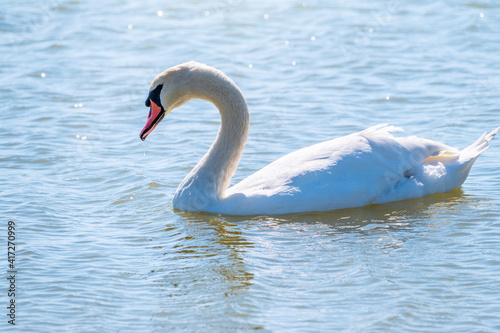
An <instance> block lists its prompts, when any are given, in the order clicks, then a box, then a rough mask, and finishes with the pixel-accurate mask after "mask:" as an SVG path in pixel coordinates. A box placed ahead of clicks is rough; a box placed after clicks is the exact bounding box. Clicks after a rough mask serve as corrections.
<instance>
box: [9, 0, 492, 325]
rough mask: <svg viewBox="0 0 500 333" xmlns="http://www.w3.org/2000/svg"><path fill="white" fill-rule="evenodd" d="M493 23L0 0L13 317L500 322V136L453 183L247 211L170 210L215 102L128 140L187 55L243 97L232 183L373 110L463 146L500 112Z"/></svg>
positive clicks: (362, 124) (357, 5)
mask: <svg viewBox="0 0 500 333" xmlns="http://www.w3.org/2000/svg"><path fill="white" fill-rule="evenodd" d="M499 31H500V4H499V3H498V1H493V0H491V1H487V0H484V1H477V0H471V1H469V0H467V1H462V0H458V1H450V0H448V1H446V0H441V1H419V2H411V1H398V0H395V1H359V0H356V1H349V2H345V1H326V0H317V1H307V2H304V1H285V0H281V1H272V2H271V1H243V0H220V1H214V2H211V3H207V2H204V1H194V0H191V1H182V2H181V1H168V2H167V1H161V2H160V1H152V0H145V1H96V0H89V1H75V0H72V1H62V0H42V1H23V2H19V1H3V2H2V3H1V4H0V36H1V38H0V55H1V56H0V82H1V84H0V101H1V103H0V134H1V135H0V167H1V171H0V193H1V196H0V198H1V200H0V212H1V216H2V220H3V222H2V223H1V225H2V226H3V227H2V228H3V230H2V231H0V238H1V240H2V242H1V244H2V246H5V247H6V246H7V243H6V241H7V221H9V220H12V221H15V223H16V228H17V230H16V244H17V248H16V268H17V269H18V272H17V275H16V278H17V279H16V288H17V293H16V298H15V299H16V304H17V313H16V314H17V316H16V327H15V328H16V329H18V330H19V331H22V332H59V331H63V332H95V331H102V332H138V331H144V332H176V331H178V332H233V331H242V332H244V331H253V330H259V331H263V332H293V331H296V332H306V331H307V332H326V331H352V332H368V331H370V332H372V331H384V332H385V331H393V332H402V331H418V332H425V331H428V332H452V331H453V332H456V331H461V332H472V331H486V332H493V331H499V330H500V315H499V313H500V259H499V258H500V209H499V203H500V190H499V189H500V162H499V161H500V160H499V155H500V140H498V138H497V140H494V141H493V142H492V145H491V147H490V148H489V149H488V150H487V151H486V152H484V153H483V155H482V156H481V157H480V158H479V159H478V160H477V162H476V164H475V166H474V167H473V169H472V171H471V174H470V176H469V178H468V180H467V181H466V183H465V184H464V186H463V187H462V188H461V189H458V190H455V191H453V192H450V193H445V194H439V195H434V196H430V197H426V198H421V199H416V200H410V201H405V202H398V203H390V204H384V205H374V206H369V207H364V208H358V209H347V210H340V211H334V212H325V213H314V214H301V215H287V216H274V217H270V216H255V217H249V218H243V217H241V218H238V217H230V216H222V215H214V214H204V213H183V212H178V211H173V209H172V203H171V199H172V197H173V194H174V192H175V189H176V188H177V186H178V184H179V183H180V182H181V181H182V179H183V178H184V176H185V175H186V174H187V173H188V172H189V170H190V169H191V168H192V167H193V166H194V165H195V164H196V163H197V161H198V160H199V159H200V158H201V157H202V156H203V154H204V153H205V152H206V150H207V149H208V147H209V146H210V144H211V142H212V140H213V139H214V138H215V135H216V133H217V129H218V125H219V118H218V117H219V116H218V113H217V110H216V109H215V107H214V106H212V105H210V104H209V103H207V102H202V101H192V102H190V103H189V104H187V105H185V106H183V107H182V108H180V109H177V110H175V111H174V112H172V113H171V114H169V115H168V117H167V118H166V119H165V120H164V121H163V122H162V124H160V126H159V127H158V128H157V129H156V130H155V132H154V133H153V134H152V135H150V137H148V140H146V141H145V142H142V141H141V140H140V139H139V132H140V130H141V129H142V127H143V125H144V123H145V121H146V116H147V113H148V109H147V108H146V107H145V106H144V100H145V99H146V97H147V93H148V88H149V83H150V82H151V80H152V79H153V78H154V76H156V74H158V73H159V72H160V71H163V70H164V69H166V68H168V67H170V66H173V65H176V64H178V63H182V62H185V61H189V60H196V61H199V62H203V63H207V64H209V65H211V66H214V67H216V68H218V69H220V70H222V71H223V72H225V73H226V74H227V75H228V76H230V77H231V78H232V79H233V80H234V81H235V82H236V84H237V85H238V86H239V87H240V88H241V89H242V91H243V93H244V95H245V96H246V98H247V101H248V105H249V108H250V112H251V116H250V117H251V124H250V136H249V141H248V143H247V146H246V149H245V152H244V154H243V158H242V160H241V163H240V165H239V167H238V170H237V172H236V174H235V176H234V177H233V181H232V182H233V183H236V182H237V181H239V180H241V179H243V178H244V177H246V176H248V175H249V174H251V173H252V172H254V171H256V170H258V169H260V168H262V167H263V166H265V165H266V164H268V163H270V162H272V161H273V160H275V159H276V158H278V157H280V156H282V155H284V154H285V153H287V152H291V151H294V150H296V149H298V148H301V147H304V146H307V145H310V144H313V143H316V142H320V141H323V140H327V139H329V138H333V137H337V136H342V135H346V134H349V133H352V132H355V131H359V130H362V129H364V128H366V127H368V126H371V125H375V124H378V123H384V122H389V123H391V124H393V125H396V126H400V127H403V128H404V129H405V130H406V133H407V134H408V135H419V136H423V137H427V138H432V139H435V140H438V141H441V142H444V143H446V144H449V145H451V146H455V147H458V148H463V147H465V146H467V145H468V144H470V143H472V142H473V141H474V140H476V139H477V138H478V137H479V136H480V135H481V134H482V133H483V132H485V131H491V130H493V129H494V128H495V127H497V126H500V65H499V63H500V62H499V60H500V58H499V52H498V51H499V45H500V35H499ZM4 253H5V251H4ZM4 258H5V259H3V260H4V266H3V267H4V274H5V276H7V269H8V267H7V256H6V254H4ZM3 281H4V282H3V283H2V291H1V298H0V300H1V304H0V307H1V308H2V309H4V310H3V312H2V313H1V316H0V318H3V319H1V323H0V327H1V328H2V329H7V328H9V327H11V325H9V324H8V323H7V319H8V318H7V316H6V315H5V314H6V313H7V309H6V306H7V305H8V302H9V297H8V296H7V288H8V285H7V283H6V281H7V280H6V279H3Z"/></svg>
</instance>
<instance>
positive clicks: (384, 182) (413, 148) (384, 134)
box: [216, 125, 484, 214]
mask: <svg viewBox="0 0 500 333" xmlns="http://www.w3.org/2000/svg"><path fill="white" fill-rule="evenodd" d="M396 130H398V129H397V128H394V127H390V126H385V125H379V126H375V127H372V128H369V129H367V130H365V131H363V132H360V133H355V134H351V135H348V136H345V137H341V138H337V139H333V140H330V141H325V142H322V143H319V144H316V145H313V146H310V147H306V148H303V149H300V150H298V151H295V152H293V153H291V154H288V155H286V156H284V157H282V158H280V159H278V160H276V161H275V162H273V163H271V164H269V165H268V166H266V167H265V168H263V169H261V170H260V171H258V172H256V173H254V174H253V175H251V176H249V177H248V178H246V179H244V180H243V181H241V182H240V183H238V184H236V185H235V186H233V187H231V188H229V189H228V191H227V192H226V195H227V198H226V199H224V200H222V201H221V205H220V206H219V207H216V209H217V211H219V212H223V213H229V214H258V213H264V214H265V213H274V214H279V213H294V212H305V211H324V210H333V209H338V208H348V207H358V206H364V205H368V204H372V203H382V202H388V201H395V200H404V199H411V198H416V197H420V196H423V195H427V194H432V193H436V192H445V191H449V190H452V189H454V188H457V187H459V186H460V185H461V184H462V183H463V181H464V180H465V178H466V177H467V174H468V171H469V169H470V166H471V165H472V163H467V162H469V161H460V162H459V157H460V152H459V151H458V150H456V149H454V148H451V147H449V146H447V145H444V144H441V143H439V142H436V141H432V140H428V139H422V138H418V137H406V138H395V137H393V136H392V134H391V133H390V132H393V131H396ZM483 141H484V140H483ZM479 153H480V152H479ZM479 153H477V154H476V155H475V156H473V155H471V157H470V158H469V160H472V158H473V159H475V158H476V157H477V155H478V154H479ZM440 156H442V158H440ZM429 157H431V158H430V159H429ZM426 159H429V160H427V161H426ZM431 160H432V161H431ZM424 161H426V162H424ZM443 162H445V163H443ZM472 162H473V161H472ZM464 166H465V167H464Z"/></svg>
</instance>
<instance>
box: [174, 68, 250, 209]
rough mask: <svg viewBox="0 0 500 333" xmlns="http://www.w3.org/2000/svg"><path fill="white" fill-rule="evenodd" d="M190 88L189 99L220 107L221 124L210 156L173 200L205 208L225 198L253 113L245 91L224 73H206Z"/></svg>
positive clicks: (182, 205)
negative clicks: (250, 110) (250, 112)
mask: <svg viewBox="0 0 500 333" xmlns="http://www.w3.org/2000/svg"><path fill="white" fill-rule="evenodd" d="M189 90H190V94H191V95H190V96H189V99H193V98H199V99H204V100H207V101H209V102H212V103H213V104H214V105H215V106H216V107H217V108H218V109H219V113H220V117H221V125H220V128H219V132H218V134H217V138H216V139H215V141H214V142H213V144H212V146H211V147H210V149H209V150H208V152H207V153H206V155H205V156H204V157H203V158H202V159H201V160H200V162H198V164H197V165H196V166H195V167H194V168H193V170H191V172H190V173H189V174H188V175H187V176H186V178H185V179H184V180H183V181H182V183H181V184H180V185H179V188H178V189H177V192H176V193H175V196H174V200H173V203H174V208H178V209H181V210H203V209H206V208H207V206H208V205H210V204H213V202H214V201H218V200H220V199H222V198H223V197H224V193H225V191H226V189H227V188H228V187H229V183H230V181H231V177H232V176H233V174H234V172H235V171H236V168H237V166H238V163H239V161H240V157H241V154H242V153H243V148H244V146H245V143H246V140H247V137H248V123H249V114H248V108H247V104H246V101H245V98H244V97H243V94H242V93H241V91H240V90H239V89H238V87H237V86H236V85H235V84H234V82H233V81H231V80H230V79H229V78H228V77H226V76H225V75H224V74H222V73H220V72H218V73H214V72H208V73H203V74H202V75H201V76H200V78H199V80H196V82H194V83H192V85H191V87H190V89H189Z"/></svg>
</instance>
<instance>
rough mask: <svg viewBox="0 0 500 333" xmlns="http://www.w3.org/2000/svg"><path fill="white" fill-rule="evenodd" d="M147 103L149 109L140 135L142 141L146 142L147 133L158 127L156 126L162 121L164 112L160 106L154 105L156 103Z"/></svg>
mask: <svg viewBox="0 0 500 333" xmlns="http://www.w3.org/2000/svg"><path fill="white" fill-rule="evenodd" d="M149 101H150V103H151V106H150V108H149V114H148V119H147V120H146V125H144V128H143V129H142V131H141V135H140V136H141V140H142V141H144V140H146V137H147V136H148V135H149V133H151V132H153V130H154V129H155V127H156V126H158V124H159V123H160V122H161V121H162V120H163V117H165V110H163V108H162V107H161V106H158V105H156V103H155V102H153V101H152V100H149Z"/></svg>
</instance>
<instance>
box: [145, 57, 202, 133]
mask: <svg viewBox="0 0 500 333" xmlns="http://www.w3.org/2000/svg"><path fill="white" fill-rule="evenodd" d="M202 66H204V65H201V64H198V63H196V62H188V63H185V64H182V65H178V66H175V67H172V68H169V69H167V70H166V71H164V72H163V73H161V74H159V75H158V76H156V77H155V78H154V80H153V82H151V86H150V87H149V95H148V98H147V99H146V106H147V107H149V114H148V118H147V120H146V125H144V128H143V129H142V131H141V135H140V137H141V140H143V141H144V140H145V139H146V137H147V136H148V135H149V134H150V133H151V132H153V130H154V129H155V128H156V126H158V124H159V123H160V122H161V121H162V120H163V118H164V117H165V116H166V115H167V114H169V113H170V111H172V110H173V109H175V108H177V107H179V106H181V105H183V104H184V103H186V102H188V101H189V100H191V99H192V98H193V94H192V87H190V82H192V76H193V72H197V71H196V69H199V68H200V67H202Z"/></svg>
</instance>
